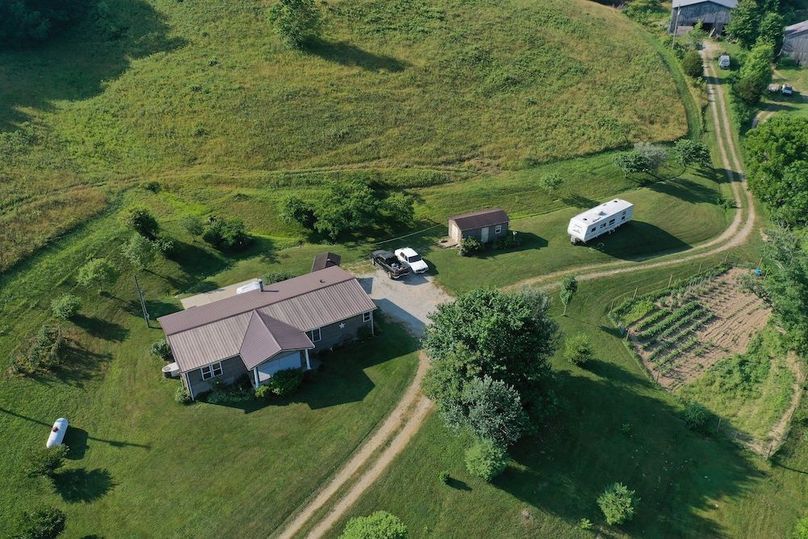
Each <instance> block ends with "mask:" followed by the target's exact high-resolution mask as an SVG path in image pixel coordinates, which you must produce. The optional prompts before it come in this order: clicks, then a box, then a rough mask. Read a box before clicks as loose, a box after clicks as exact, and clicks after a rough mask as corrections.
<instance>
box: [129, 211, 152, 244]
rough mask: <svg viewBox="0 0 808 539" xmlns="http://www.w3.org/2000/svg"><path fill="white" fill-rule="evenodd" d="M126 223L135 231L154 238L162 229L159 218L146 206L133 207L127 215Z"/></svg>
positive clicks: (145, 236)
mask: <svg viewBox="0 0 808 539" xmlns="http://www.w3.org/2000/svg"><path fill="white" fill-rule="evenodd" d="M126 224H127V225H128V226H129V227H130V228H132V229H133V230H134V231H135V232H137V233H138V234H140V235H141V236H143V237H144V238H148V239H150V240H153V239H154V238H156V237H157V232H158V231H159V230H160V225H158V224H157V219H155V218H154V216H153V215H152V214H151V212H149V210H147V209H146V208H133V209H132V210H130V211H129V214H128V215H127V216H126Z"/></svg>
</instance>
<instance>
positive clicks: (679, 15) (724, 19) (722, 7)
mask: <svg viewBox="0 0 808 539" xmlns="http://www.w3.org/2000/svg"><path fill="white" fill-rule="evenodd" d="M737 6H738V0H673V3H672V5H671V22H670V27H669V28H668V31H669V32H670V33H671V34H676V33H682V32H683V31H687V30H689V29H691V28H692V27H693V26H695V25H696V23H697V22H701V24H702V25H703V27H704V30H706V31H707V32H715V33H716V34H720V33H722V32H723V31H724V27H725V26H726V25H727V23H729V20H730V19H731V18H732V10H733V9H735V8H736V7H737Z"/></svg>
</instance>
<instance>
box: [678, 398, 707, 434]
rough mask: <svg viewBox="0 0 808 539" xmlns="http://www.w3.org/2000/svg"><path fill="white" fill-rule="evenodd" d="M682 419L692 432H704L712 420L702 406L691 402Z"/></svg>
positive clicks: (687, 405)
mask: <svg viewBox="0 0 808 539" xmlns="http://www.w3.org/2000/svg"><path fill="white" fill-rule="evenodd" d="M682 417H683V418H684V420H685V423H686V424H687V426H688V428H690V429H692V430H704V428H705V427H706V426H707V422H708V421H709V420H710V412H709V411H708V410H707V408H705V407H704V406H702V405H701V404H699V403H697V402H694V401H690V402H688V403H687V404H685V409H684V410H683V411H682Z"/></svg>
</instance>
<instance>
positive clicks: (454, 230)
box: [449, 208, 510, 243]
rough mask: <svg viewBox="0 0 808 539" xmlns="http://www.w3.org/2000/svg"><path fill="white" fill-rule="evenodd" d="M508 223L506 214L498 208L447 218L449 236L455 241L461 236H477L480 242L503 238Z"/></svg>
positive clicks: (506, 231)
mask: <svg viewBox="0 0 808 539" xmlns="http://www.w3.org/2000/svg"><path fill="white" fill-rule="evenodd" d="M509 224H510V219H508V214H507V213H505V212H504V211H503V210H500V209H499V208H493V209H489V210H481V211H476V212H472V213H464V214H463V215H455V216H454V217H450V218H449V237H450V238H451V239H452V240H454V241H455V242H456V243H460V242H461V241H463V238H477V240H479V241H480V243H489V242H492V241H494V240H497V239H499V238H504V237H505V235H506V234H507V233H508V226H509Z"/></svg>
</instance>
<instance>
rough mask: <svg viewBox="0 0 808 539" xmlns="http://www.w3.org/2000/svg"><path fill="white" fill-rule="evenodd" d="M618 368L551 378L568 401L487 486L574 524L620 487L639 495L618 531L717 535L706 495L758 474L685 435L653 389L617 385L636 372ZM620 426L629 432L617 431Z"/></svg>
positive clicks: (736, 457)
mask: <svg viewBox="0 0 808 539" xmlns="http://www.w3.org/2000/svg"><path fill="white" fill-rule="evenodd" d="M620 370H622V368H621V367H619V366H617V365H610V367H609V369H608V370H606V371H603V374H605V375H606V376H608V377H609V378H601V379H592V377H590V376H574V375H572V374H570V373H566V372H564V371H562V372H559V373H558V380H557V382H558V394H560V395H566V396H567V399H568V400H569V401H570V402H568V405H566V406H564V407H562V408H561V409H560V410H559V413H558V414H557V415H556V417H554V418H553V421H552V425H549V426H548V428H546V429H544V432H545V433H546V435H545V437H544V438H543V439H542V440H540V441H538V440H536V439H525V440H523V441H522V442H520V443H519V444H518V445H517V446H515V447H514V448H513V451H512V457H513V459H514V460H515V461H516V462H517V463H518V464H519V466H517V467H510V468H508V470H507V471H506V472H505V473H504V474H503V475H502V476H501V477H500V478H498V479H497V481H496V483H495V484H496V485H497V486H499V487H500V488H502V489H503V490H505V491H507V492H509V493H510V494H512V495H514V496H516V497H517V498H519V499H520V500H523V501H525V502H526V503H529V504H531V505H534V506H536V507H540V508H542V509H545V510H547V511H549V512H551V513H553V514H555V515H557V516H559V517H560V518H562V519H564V520H565V521H567V522H568V523H570V524H571V525H574V523H577V522H578V521H579V520H580V519H582V518H588V519H591V520H596V519H597V520H600V518H601V517H600V510H599V508H598V507H597V505H596V502H595V500H596V498H597V496H598V495H599V494H600V493H601V492H602V491H603V489H604V488H605V487H606V486H607V485H609V484H611V483H613V482H615V481H620V482H623V483H625V484H626V485H627V486H629V488H631V489H634V490H636V492H637V495H638V496H639V497H640V499H641V501H640V503H639V505H638V509H637V514H636V517H635V518H634V520H632V521H631V522H629V523H628V524H626V525H625V526H624V528H623V530H624V531H625V533H627V534H629V535H631V536H638V537H680V536H688V537H716V536H722V535H725V533H724V530H722V529H721V528H720V527H719V526H718V525H717V524H716V522H715V521H714V520H711V519H709V518H706V517H705V516H703V515H704V512H705V511H707V510H708V509H711V508H712V507H713V504H714V500H716V499H722V498H727V497H734V496H739V495H742V494H743V493H744V492H745V491H746V490H747V489H749V488H751V486H752V485H753V483H754V482H756V481H758V480H760V479H762V478H763V474H762V473H761V472H760V471H759V470H757V469H756V468H755V467H754V466H753V465H752V463H750V462H749V461H748V460H747V456H746V455H745V454H744V453H743V451H742V450H741V449H740V448H739V447H737V446H735V445H733V444H730V443H727V442H725V441H723V440H718V439H712V438H705V437H703V436H701V435H699V434H697V433H694V432H692V431H690V430H688V429H687V427H686V426H685V424H684V422H683V421H682V420H681V419H680V417H679V412H678V410H676V409H675V408H674V407H673V406H672V405H670V404H669V403H668V402H666V401H665V400H664V399H661V398H659V397H656V396H654V392H648V391H643V390H640V391H637V390H636V388H627V387H626V386H625V385H624V384H623V383H621V382H622V380H624V379H626V378H630V379H632V378H636V376H634V375H632V374H631V373H628V374H620V373H619V372H618V371H620ZM613 377H614V378H613ZM615 381H617V382H618V383H615ZM626 424H628V425H630V426H631V429H632V430H631V435H630V436H627V435H624V434H622V431H623V426H624V425H626Z"/></svg>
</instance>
